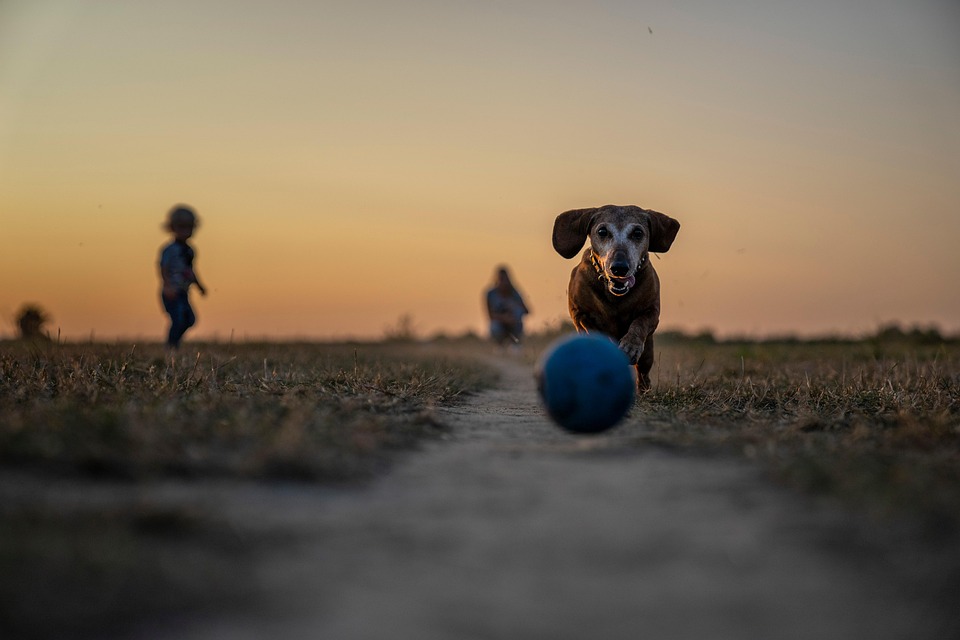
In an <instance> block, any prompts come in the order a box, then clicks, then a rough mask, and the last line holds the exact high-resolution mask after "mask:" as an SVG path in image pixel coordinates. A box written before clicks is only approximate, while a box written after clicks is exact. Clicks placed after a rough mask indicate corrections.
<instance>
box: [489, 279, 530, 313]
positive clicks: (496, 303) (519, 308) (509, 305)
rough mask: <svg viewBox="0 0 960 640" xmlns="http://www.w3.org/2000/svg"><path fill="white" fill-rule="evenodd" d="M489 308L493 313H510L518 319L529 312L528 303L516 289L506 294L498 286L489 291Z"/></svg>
mask: <svg viewBox="0 0 960 640" xmlns="http://www.w3.org/2000/svg"><path fill="white" fill-rule="evenodd" d="M487 308H488V309H489V310H490V312H491V313H509V314H510V315H511V316H513V317H514V319H516V320H519V319H520V318H522V317H523V316H524V314H526V313H528V311H527V305H526V304H524V302H523V297H522V296H521V295H520V292H519V291H517V290H516V289H514V290H513V291H512V292H511V293H508V294H507V295H504V294H502V293H501V292H500V290H499V289H498V288H497V287H493V288H492V289H490V290H489V291H487Z"/></svg>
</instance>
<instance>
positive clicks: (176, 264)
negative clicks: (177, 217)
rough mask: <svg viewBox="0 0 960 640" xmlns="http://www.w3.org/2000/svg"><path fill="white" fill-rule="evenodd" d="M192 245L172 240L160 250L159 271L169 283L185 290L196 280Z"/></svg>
mask: <svg viewBox="0 0 960 640" xmlns="http://www.w3.org/2000/svg"><path fill="white" fill-rule="evenodd" d="M194 255H195V254H194V251H193V247H191V246H190V245H188V244H187V243H186V242H178V241H176V240H174V241H173V242H171V243H170V244H168V245H167V246H165V247H164V248H163V250H162V251H161V252H160V273H161V274H166V275H167V279H168V280H169V282H170V284H172V285H173V286H174V287H176V288H178V289H180V290H181V291H186V290H187V289H189V288H190V285H191V284H192V283H193V282H195V281H196V278H195V276H194V274H193V258H194Z"/></svg>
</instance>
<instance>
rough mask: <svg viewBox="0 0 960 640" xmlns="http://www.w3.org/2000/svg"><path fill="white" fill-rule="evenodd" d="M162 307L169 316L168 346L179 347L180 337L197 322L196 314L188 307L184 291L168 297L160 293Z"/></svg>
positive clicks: (188, 300) (187, 299)
mask: <svg viewBox="0 0 960 640" xmlns="http://www.w3.org/2000/svg"><path fill="white" fill-rule="evenodd" d="M160 298H161V299H162V300H163V308H164V310H165V311H166V312H167V315H169V316H170V334H169V335H168V336H167V346H168V347H174V348H176V347H179V346H180V339H181V338H182V337H183V334H185V333H186V332H187V329H189V328H190V327H192V326H193V325H195V324H196V323H197V316H196V315H194V313H193V309H192V308H191V307H190V298H189V297H188V296H187V292H186V291H181V292H180V293H178V294H177V295H176V297H175V298H171V299H168V298H167V297H166V296H163V295H161V296H160Z"/></svg>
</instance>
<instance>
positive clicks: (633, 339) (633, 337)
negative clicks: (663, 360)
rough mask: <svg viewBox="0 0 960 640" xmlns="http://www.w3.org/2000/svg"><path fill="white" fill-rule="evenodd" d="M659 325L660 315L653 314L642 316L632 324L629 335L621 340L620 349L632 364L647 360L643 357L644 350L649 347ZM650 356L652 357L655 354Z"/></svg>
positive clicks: (628, 331)
mask: <svg viewBox="0 0 960 640" xmlns="http://www.w3.org/2000/svg"><path fill="white" fill-rule="evenodd" d="M659 323H660V314H658V313H651V312H648V313H644V314H642V315H640V317H638V318H636V319H635V320H634V321H633V322H632V323H630V328H629V329H628V330H627V333H626V334H625V335H624V336H623V338H621V339H620V348H621V349H622V350H623V352H624V353H626V354H627V357H628V358H630V363H631V364H637V363H639V362H641V361H642V360H647V358H644V357H643V354H644V350H645V349H646V347H647V341H648V339H649V338H650V336H651V335H652V334H653V332H654V331H656V329H657V325H658V324H659ZM648 355H650V356H651V357H652V355H653V354H648Z"/></svg>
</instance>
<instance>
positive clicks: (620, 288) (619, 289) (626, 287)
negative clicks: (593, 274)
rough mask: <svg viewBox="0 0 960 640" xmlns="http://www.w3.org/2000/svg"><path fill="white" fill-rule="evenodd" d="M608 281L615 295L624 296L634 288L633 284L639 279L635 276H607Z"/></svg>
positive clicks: (611, 291)
mask: <svg viewBox="0 0 960 640" xmlns="http://www.w3.org/2000/svg"><path fill="white" fill-rule="evenodd" d="M607 282H608V283H609V285H608V288H609V289H610V293H612V294H613V295H615V296H622V295H626V294H627V292H628V291H630V289H632V288H633V285H635V284H637V279H636V277H634V276H627V277H626V278H615V277H614V276H607Z"/></svg>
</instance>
